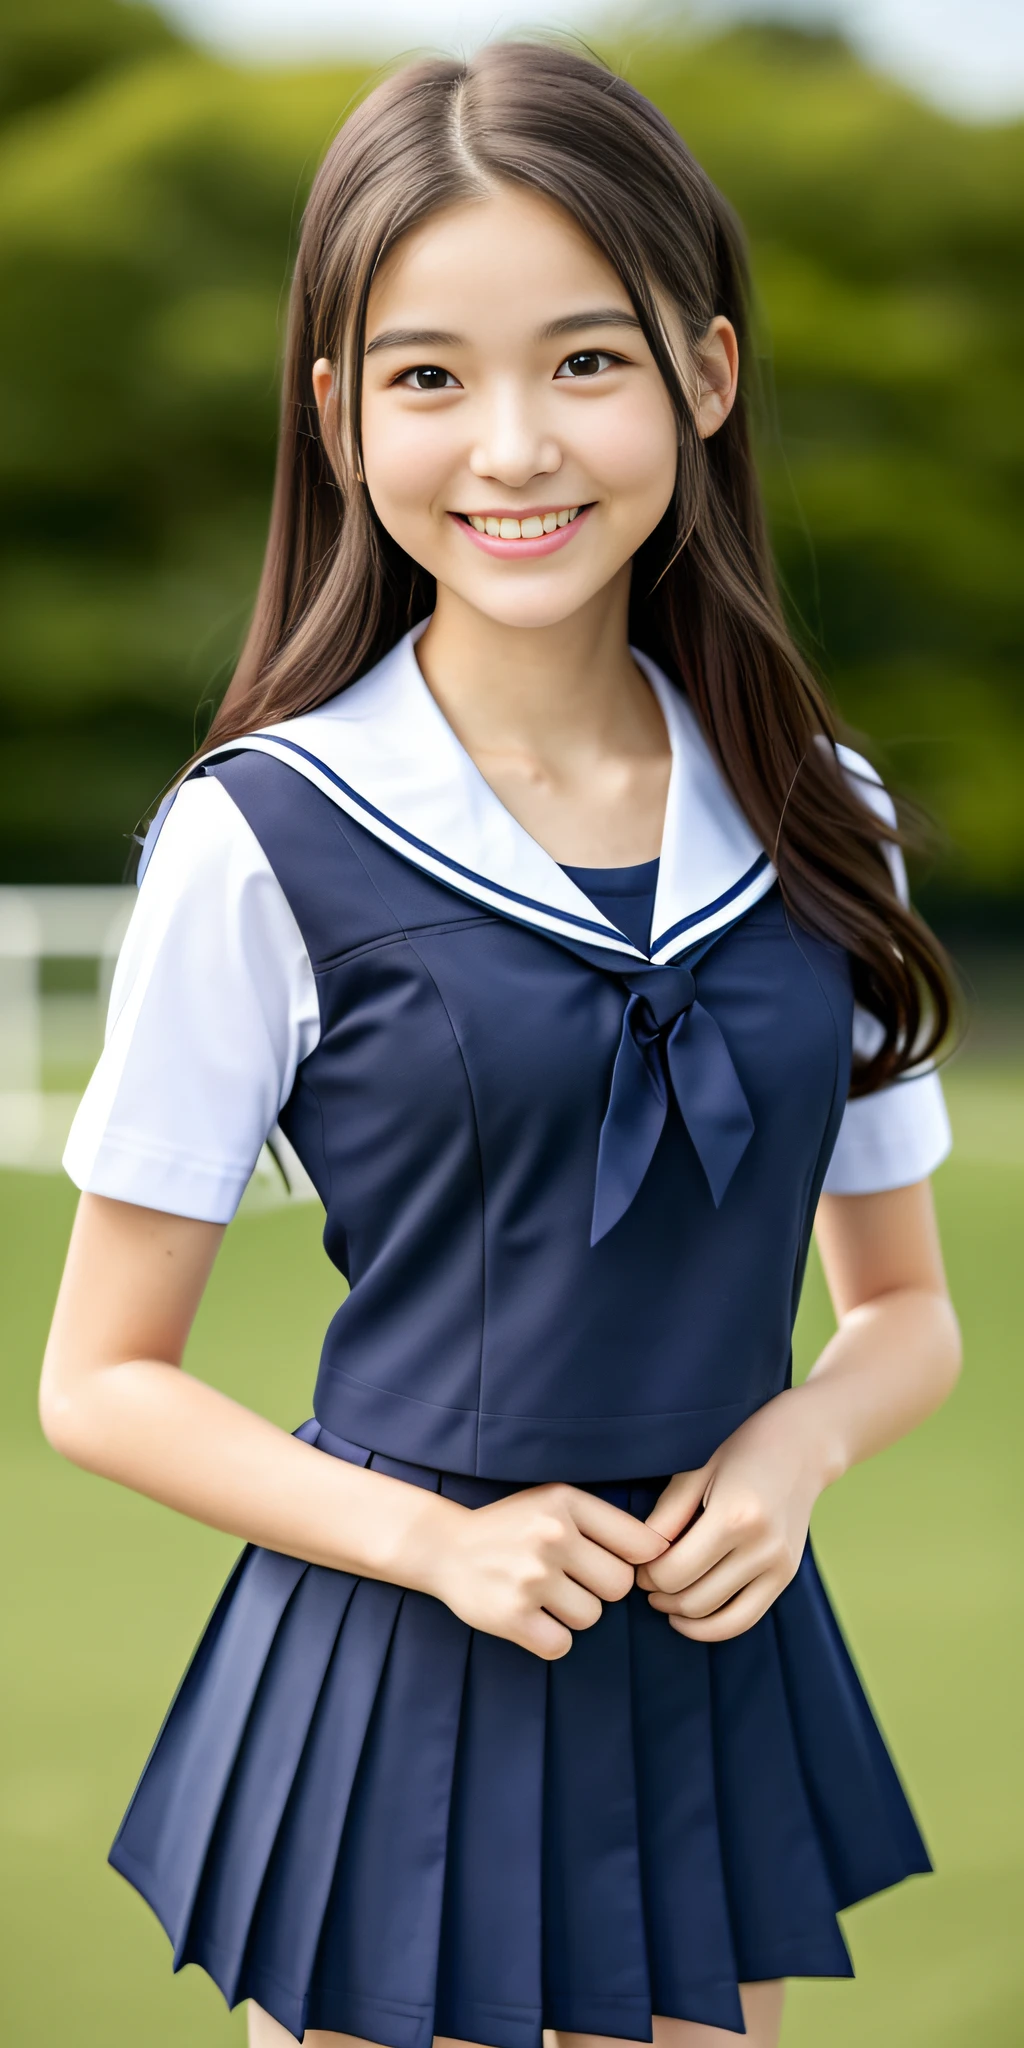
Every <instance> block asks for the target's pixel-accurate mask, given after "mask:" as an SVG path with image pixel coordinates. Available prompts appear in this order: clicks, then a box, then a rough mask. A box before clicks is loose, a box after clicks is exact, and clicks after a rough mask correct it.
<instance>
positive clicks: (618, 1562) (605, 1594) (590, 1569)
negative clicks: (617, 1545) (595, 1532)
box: [562, 1533, 636, 1600]
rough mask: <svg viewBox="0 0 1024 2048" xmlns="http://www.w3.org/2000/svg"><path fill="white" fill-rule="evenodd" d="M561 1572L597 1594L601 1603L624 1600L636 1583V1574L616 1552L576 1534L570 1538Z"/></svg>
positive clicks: (564, 1553) (589, 1591)
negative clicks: (603, 1601) (602, 1601)
mask: <svg viewBox="0 0 1024 2048" xmlns="http://www.w3.org/2000/svg"><path fill="white" fill-rule="evenodd" d="M562 1570H563V1571H564V1572H567V1573H568V1575H569V1577H570V1578H571V1579H575V1580H576V1581H577V1583H578V1584H579V1585H581V1586H585V1587H586V1588H587V1591H588V1593H596V1595H597V1597H598V1599H599V1600H624V1599H625V1597H626V1594H627V1593H628V1592H629V1589H630V1587H631V1586H633V1585H635V1583H636V1572H635V1570H634V1568H633V1566H632V1565H631V1564H627V1563H626V1561H625V1559H624V1558H621V1557H616V1555H615V1553H614V1551H611V1550H604V1549H603V1548H602V1546H601V1544H600V1543H592V1542H591V1540H590V1538H589V1536H582V1535H580V1534H579V1533H577V1534H576V1535H575V1536H573V1537H570V1539H569V1541H568V1542H567V1543H566V1545H565V1549H564V1552H563V1556H562Z"/></svg>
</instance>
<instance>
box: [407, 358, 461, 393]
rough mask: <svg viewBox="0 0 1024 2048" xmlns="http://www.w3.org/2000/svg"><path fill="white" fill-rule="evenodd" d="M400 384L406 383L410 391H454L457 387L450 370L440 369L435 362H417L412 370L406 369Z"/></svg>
mask: <svg viewBox="0 0 1024 2048" xmlns="http://www.w3.org/2000/svg"><path fill="white" fill-rule="evenodd" d="M398 381H399V383H400V384H406V385H408V387H409V389H410V391H448V390H451V391H454V390H456V389H457V388H458V387H457V385H456V380H455V378H454V377H453V376H452V374H451V371H450V370H441V369H439V368H438V366H437V364H436V363H417V365H416V368H415V369H414V370H407V371H406V373H405V375H404V377H400V378H399V380H398Z"/></svg>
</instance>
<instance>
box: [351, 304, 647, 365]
mask: <svg viewBox="0 0 1024 2048" xmlns="http://www.w3.org/2000/svg"><path fill="white" fill-rule="evenodd" d="M588 327H631V328H633V329H634V331H635V332H637V333H639V331H640V322H639V320H638V319H637V317H636V314H635V313H626V312H624V311H623V309H622V307H621V306H596V307H588V308H586V309H585V310H584V311H583V312H580V313H563V315H562V317H561V319H560V320H551V321H549V322H548V325H547V326H546V327H542V328H541V329H540V331H539V333H538V336H537V339H538V341H555V340H557V338H558V336H559V335H561V334H577V333H579V332H580V331H581V330H582V329H584V328H588ZM465 346H466V343H465V338H464V336H463V335H461V334H447V333H445V332H444V331H443V330H442V329H441V328H438V327H389V328H387V329H386V330H385V332H384V333H383V334H375V335H374V337H373V340H372V341H369V342H367V344H366V353H367V355H368V356H369V355H373V354H374V353H375V351H376V350H377V349H380V348H465Z"/></svg>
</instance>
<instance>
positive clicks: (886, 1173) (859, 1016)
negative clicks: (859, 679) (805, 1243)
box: [822, 747, 953, 1195]
mask: <svg viewBox="0 0 1024 2048" xmlns="http://www.w3.org/2000/svg"><path fill="white" fill-rule="evenodd" d="M836 752H837V753H838V755H839V759H840V761H841V763H842V766H843V768H844V769H845V770H846V773H847V775H848V776H849V778H850V780H851V781H852V782H853V783H854V785H855V786H856V788H857V792H858V795H860V796H861V797H862V798H863V801H864V802H865V803H866V804H867V806H868V808H869V809H870V810H873V811H874V812H875V814H876V816H878V817H880V818H884V819H885V821H886V823H887V824H890V825H891V824H895V822H896V811H895V806H894V804H893V801H892V798H891V796H890V795H889V793H888V790H886V789H885V788H884V787H883V785H882V783H881V782H880V780H879V778H878V776H877V774H876V772H875V770H874V769H873V768H872V767H871V765H870V763H869V762H867V761H865V760H864V758H863V756H862V755H861V754H855V753H854V752H853V750H852V748H850V747H837V749H836ZM885 853H886V858H887V860H888V862H889V865H890V868H891V869H892V876H893V881H894V882H895V885H896V891H897V894H898V895H899V897H900V899H901V901H902V902H904V903H907V902H909V900H910V895H909V890H908V887H907V871H906V867H905V865H904V861H903V855H902V853H901V852H900V849H899V847H898V846H889V845H887V846H886V848H885ZM880 1034H881V1025H880V1024H879V1023H878V1020H877V1018H875V1017H872V1016H870V1015H869V1014H868V1012H867V1011H865V1010H862V1009H860V1008H857V1009H856V1010H855V1011H854V1018H853V1045H854V1051H855V1052H857V1053H860V1054H863V1055H869V1054H870V1053H872V1052H873V1051H874V1049H875V1047H876V1045H877V1044H878V1040H879V1036H880ZM952 1142H953V1138H952V1132H951V1130H950V1126H949V1116H948V1114H947V1111H946V1103H945V1098H944V1096H943V1093H942V1083H941V1081H940V1080H939V1077H938V1075H937V1074H936V1073H934V1072H932V1071H931V1070H930V1069H929V1070H925V1071H921V1072H917V1071H913V1070H912V1071H911V1072H910V1073H908V1074H907V1075H905V1076H904V1077H902V1078H901V1079H900V1080H898V1081H893V1082H892V1083H891V1084H890V1086H889V1087H888V1088H879V1089H878V1090H877V1091H876V1093H875V1094H874V1095H860V1096H857V1097H856V1098H855V1099H854V1100H853V1101H852V1102H848V1103H847V1105H846V1109H845V1111H844V1113H843V1121H842V1123H841V1125H840V1127H839V1136H838V1138H837V1139H836V1145H835V1150H834V1152H833V1154H832V1158H831V1161H830V1162H829V1168H828V1172H827V1173H826V1175H825V1182H824V1187H823V1190H822V1192H823V1193H824V1194H826V1195H876V1194H882V1193H884V1192H885V1191H886V1190H887V1189H889V1188H903V1187H910V1186H912V1185H913V1183H914V1182H915V1181H918V1180H925V1179H927V1176H928V1175H929V1174H930V1173H934V1171H935V1168H936V1167H937V1166H941V1164H942V1161H943V1160H944V1159H945V1157H946V1155H947V1153H948V1152H949V1150H950V1147H951V1145H952Z"/></svg>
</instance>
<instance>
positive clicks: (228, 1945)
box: [177, 1565, 356, 2004]
mask: <svg viewBox="0 0 1024 2048" xmlns="http://www.w3.org/2000/svg"><path fill="white" fill-rule="evenodd" d="M355 1584H356V1581H355V1580H354V1579H351V1578H349V1577H348V1576H347V1575H343V1574H342V1573H340V1572H332V1571H327V1570H324V1568H323V1567H322V1566H317V1565H310V1566H309V1568H308V1569H307V1570H306V1572H304V1574H303V1576H302V1578H301V1579H300V1581H299V1583H298V1585H297V1586H296V1588H295V1591H294V1593H293V1594H292V1597H291V1600H290V1601H289V1603H288V1606H287V1608H286V1609H285V1612H284V1614H283V1616H282V1618H281V1622H280V1625H279V1627H278V1630H277V1633H276V1635H275V1637H274V1640H273V1643H272V1644H271V1647H270V1650H269V1652H268V1654H267V1660H266V1663H265V1665H264V1667H263V1672H262V1676H261V1679H260V1683H259V1686H258V1688H257V1691H256V1693H255V1696H254V1698H253V1703H252V1706H251V1708H250V1712H249V1718H248V1721H247V1723H246V1728H245V1737H244V1741H243V1742H242V1743H241V1744H240V1745H239V1749H238V1753H237V1756H236V1758H235V1764H234V1769H233V1771H232V1773H231V1777H230V1780H229V1782H228V1787H227V1790H226V1792H225V1795H224V1798H223V1800H222V1802H221V1807H220V1811H219V1813H218V1815H217V1824H216V1827H215V1828H214V1831H213V1834H212V1836H211V1838H210V1842H209V1846H208V1848H207V1852H206V1861H205V1864H204V1867H203V1877H202V1882H201V1885H200V1887H199V1891H198V1893H197V1895H196V1902H195V1906H194V1909H193V1913H192V1920H191V1925H190V1930H189V1935H188V1937H187V1938H186V1940H185V1941H184V1943H183V1944H182V1946H181V1947H180V1949H179V1952H178V1957H177V1961H178V1963H179V1965H180V1964H183V1963H191V1962H199V1963H202V1964H204V1965H205V1966H206V1967H209V1964H210V1962H211V1961H216V1963H217V1965H218V1968H219V1970H220V1971H221V1972H222V1974H223V1976H224V1981H225V1987H226V1994H227V1997H228V1999H229V2001H230V2002H231V2003H232V2004H234V2003H235V2001H236V1999H237V1997H238V1995H239V1993H238V1987H239V1982H240V1979H241V1975H242V1966H243V1962H244V1958H245V1950H246V1943H247V1941H248V1938H249V1928H250V1925H251V1922H252V1918H253V1914H254V1913H255V1910H256V1902H257V1899H258V1897H259V1894H260V1888H261V1884H262V1881H263V1877H264V1873H265V1871H266V1869H267V1865H268V1863H269V1861H270V1855H271V1851H272V1850H273V1847H274V1843H275V1840H276V1838H277V1832H278V1829H279V1827H280V1825H281V1819H282V1816H283V1814H284V1810H285V1805H286V1803H287V1800H288V1796H289V1793H290V1792H291V1790H292V1787H293V1784H294V1781H295V1776H296V1772H297V1770H298V1768H299V1763H300V1759H301V1757H302V1752H303V1749H304V1747H305V1744H306V1741H307V1731H308V1730H309V1727H310V1722H311V1720H312V1717H313V1713H314V1710H315V1708H316V1704H317V1700H318V1698H319V1694H320V1690H321V1686H322V1684H323V1679H324V1673H325V1671H326V1669H327V1665H328V1662H329V1660H330V1656H331V1652H332V1650H333V1648H334V1645H335V1642H336V1640H337V1637H338V1632H339V1630H340V1628H341V1625H342V1621H343V1618H344V1615H345V1611H346V1609H347V1607H348V1604H349V1601H350V1599H351V1596H352V1592H353V1589H354V1587H355Z"/></svg>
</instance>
